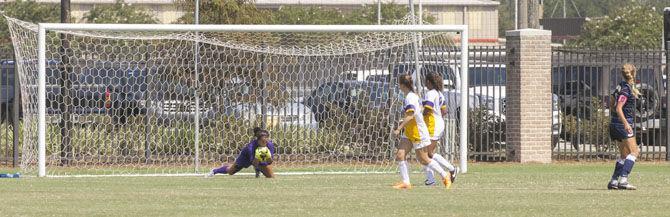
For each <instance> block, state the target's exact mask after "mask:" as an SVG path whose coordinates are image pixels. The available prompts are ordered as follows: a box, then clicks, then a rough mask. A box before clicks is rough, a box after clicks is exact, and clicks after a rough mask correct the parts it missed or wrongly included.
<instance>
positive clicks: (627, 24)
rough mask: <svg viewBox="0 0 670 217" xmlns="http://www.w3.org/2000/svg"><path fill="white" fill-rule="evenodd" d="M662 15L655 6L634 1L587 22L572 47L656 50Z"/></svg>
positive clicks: (659, 37)
mask: <svg viewBox="0 0 670 217" xmlns="http://www.w3.org/2000/svg"><path fill="white" fill-rule="evenodd" d="M662 31H663V19H662V16H661V15H660V14H659V13H657V12H656V11H655V9H654V8H652V7H649V6H644V5H642V4H638V3H634V4H633V5H630V6H622V7H620V8H618V9H616V10H614V11H612V12H611V13H610V14H609V15H608V16H605V17H603V18H600V19H595V20H593V21H590V22H588V23H586V24H585V26H584V32H583V33H582V35H581V36H580V37H579V38H578V39H577V40H575V41H573V42H571V43H569V46H573V47H593V48H608V49H612V48H638V49H654V48H660V46H661V35H662Z"/></svg>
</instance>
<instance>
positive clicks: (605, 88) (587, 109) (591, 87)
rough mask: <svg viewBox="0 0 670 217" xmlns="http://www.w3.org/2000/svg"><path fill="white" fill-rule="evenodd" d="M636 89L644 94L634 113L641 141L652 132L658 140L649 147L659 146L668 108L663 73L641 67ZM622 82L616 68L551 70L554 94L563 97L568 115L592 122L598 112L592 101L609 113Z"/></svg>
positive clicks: (653, 140) (650, 141)
mask: <svg viewBox="0 0 670 217" xmlns="http://www.w3.org/2000/svg"><path fill="white" fill-rule="evenodd" d="M638 67H639V68H638V73H637V81H636V87H637V88H638V89H639V90H640V92H641V93H642V96H641V98H640V99H639V100H638V103H637V105H636V112H635V121H636V123H635V127H636V128H637V129H638V131H637V132H638V134H639V135H638V138H646V137H649V136H643V134H648V133H649V132H652V131H656V133H651V134H648V135H654V136H653V137H655V138H650V139H648V140H649V141H647V142H645V143H646V144H650V143H653V144H660V135H661V132H662V128H663V126H662V123H661V117H662V114H663V113H665V111H666V109H667V108H666V107H663V106H661V105H662V104H663V103H661V102H662V101H663V100H665V98H666V96H665V86H664V85H665V84H664V80H663V77H662V75H661V74H662V73H658V72H660V70H659V69H658V68H656V67H645V66H638ZM621 81H622V77H621V73H620V72H619V69H618V68H617V67H613V66H597V65H596V66H594V65H563V66H555V67H553V68H552V91H553V92H554V93H555V94H557V95H558V96H559V97H560V103H561V106H562V107H563V110H564V111H565V113H566V115H573V116H575V117H577V118H579V119H585V120H589V119H591V118H592V116H593V114H595V112H600V111H595V110H594V109H595V108H594V105H593V99H599V100H600V101H602V103H603V105H602V106H603V107H604V108H605V111H602V112H606V113H609V109H611V108H609V106H610V104H611V102H610V94H611V93H612V91H613V90H614V88H615V87H616V86H617V85H618V84H619V83H620V82H621Z"/></svg>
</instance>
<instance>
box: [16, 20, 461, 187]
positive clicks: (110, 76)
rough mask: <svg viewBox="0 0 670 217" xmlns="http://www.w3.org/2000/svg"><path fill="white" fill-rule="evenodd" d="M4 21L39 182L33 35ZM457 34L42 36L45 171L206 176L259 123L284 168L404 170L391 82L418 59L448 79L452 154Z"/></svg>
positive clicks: (26, 157) (28, 166) (26, 26)
mask: <svg viewBox="0 0 670 217" xmlns="http://www.w3.org/2000/svg"><path fill="white" fill-rule="evenodd" d="M7 20H8V24H9V29H10V31H11V36H12V40H13V45H14V48H15V54H16V60H17V61H16V62H17V73H18V74H19V78H20V82H21V92H22V98H21V106H22V124H23V125H22V126H23V127H22V129H23V132H22V133H23V134H22V150H21V159H22V160H21V166H22V168H23V171H24V172H25V173H28V174H35V173H36V171H37V159H38V158H37V157H38V156H37V148H38V147H37V137H38V134H37V129H38V128H37V126H38V118H37V117H38V109H37V108H38V100H37V99H38V95H37V89H38V83H37V80H38V64H37V63H38V56H37V54H38V46H37V44H38V38H37V35H38V32H37V31H38V27H37V25H36V24H33V23H28V22H23V21H21V20H17V19H13V18H7ZM456 37H457V36H456V35H455V33H438V32H425V33H418V32H384V33H381V32H357V33H352V32H342V33H332V32H331V33H318V32H313V33H297V32H278V33H259V32H201V33H198V32H186V31H183V32H157V31H132V32H131V31H47V35H46V47H47V49H46V58H47V59H46V61H47V69H46V78H47V84H46V98H47V102H46V103H47V104H46V106H47V111H46V116H47V129H46V165H47V166H46V168H47V174H48V175H66V176H67V175H88V174H90V175H117V174H120V175H123V174H189V173H194V172H195V173H203V172H207V171H209V170H210V169H211V168H213V167H217V166H219V165H221V164H222V163H225V162H229V163H230V162H234V160H235V158H236V157H237V154H238V153H239V152H240V149H241V148H242V147H244V146H245V145H246V144H248V143H249V142H250V141H251V140H252V139H253V136H252V129H253V128H254V127H262V128H266V129H268V131H269V132H270V133H271V140H272V141H273V142H274V143H275V144H276V147H277V150H276V151H277V153H276V155H275V156H274V158H275V161H274V162H275V163H274V166H275V167H276V168H277V169H276V170H278V171H284V172H391V171H395V163H394V148H395V147H396V144H397V142H398V139H397V138H395V137H394V136H392V130H393V128H394V127H395V126H397V124H398V122H399V120H400V116H401V108H402V98H403V96H402V94H401V93H400V91H399V89H398V88H397V85H396V83H397V82H396V77H397V75H398V74H400V73H413V72H414V71H415V68H416V63H417V62H416V61H417V60H418V61H419V65H421V72H422V73H425V72H430V71H434V72H438V73H441V74H442V75H443V76H444V77H445V78H444V79H445V87H447V89H446V90H445V93H447V94H446V97H447V99H446V100H447V104H448V105H449V108H448V109H449V111H448V113H449V115H448V116H447V117H446V119H447V129H446V140H445V141H444V142H446V143H444V144H441V145H440V148H439V149H438V150H439V152H441V153H443V154H446V155H447V156H455V150H457V147H456V146H457V141H458V139H457V136H458V128H457V126H458V125H457V122H456V121H457V120H456V117H457V116H458V115H457V104H458V101H459V100H458V99H457V97H456V96H457V95H458V94H457V93H456V90H454V88H455V86H457V85H458V84H459V81H458V80H459V79H458V65H459V63H458V60H460V53H458V48H457V46H456V45H455V43H454V39H455V38H456ZM415 51H416V52H415ZM417 53H418V55H417ZM196 119H197V120H196Z"/></svg>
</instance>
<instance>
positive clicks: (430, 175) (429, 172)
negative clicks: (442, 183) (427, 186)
mask: <svg viewBox="0 0 670 217" xmlns="http://www.w3.org/2000/svg"><path fill="white" fill-rule="evenodd" d="M423 171H424V172H425V173H426V180H428V182H435V173H433V170H432V169H430V168H428V167H427V166H423Z"/></svg>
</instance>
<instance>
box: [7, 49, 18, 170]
mask: <svg viewBox="0 0 670 217" xmlns="http://www.w3.org/2000/svg"><path fill="white" fill-rule="evenodd" d="M14 63H15V64H14V102H13V103H12V126H13V128H14V129H13V132H12V133H13V135H12V138H13V141H12V143H13V161H12V167H16V164H17V162H19V127H21V126H20V121H19V109H21V107H20V106H19V103H20V102H21V94H20V93H21V88H19V80H20V79H19V76H18V75H19V73H17V68H16V60H15V61H14ZM7 77H9V76H7Z"/></svg>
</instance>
